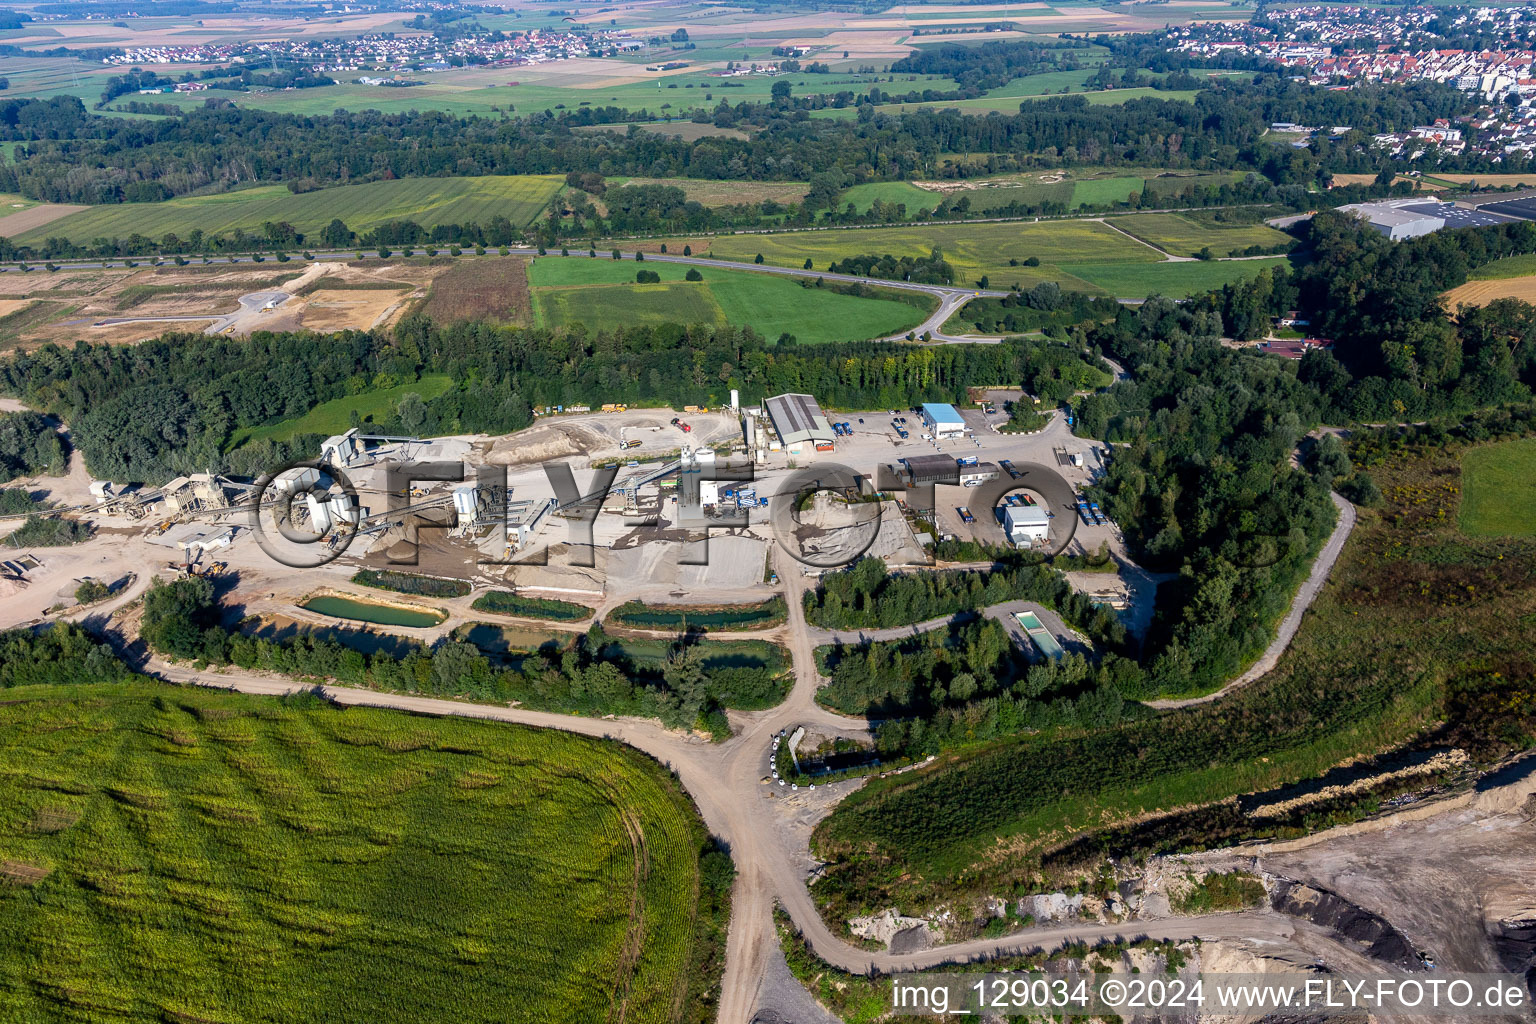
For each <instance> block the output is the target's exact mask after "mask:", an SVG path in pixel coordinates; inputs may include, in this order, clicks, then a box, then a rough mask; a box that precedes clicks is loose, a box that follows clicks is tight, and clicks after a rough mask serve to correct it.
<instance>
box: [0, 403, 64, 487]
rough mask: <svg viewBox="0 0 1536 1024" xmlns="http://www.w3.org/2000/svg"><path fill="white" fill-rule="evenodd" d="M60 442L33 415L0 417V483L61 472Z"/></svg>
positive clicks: (22, 413) (40, 418)
mask: <svg viewBox="0 0 1536 1024" xmlns="http://www.w3.org/2000/svg"><path fill="white" fill-rule="evenodd" d="M66 458H67V456H66V454H65V451H64V441H63V439H61V438H60V437H59V435H58V432H57V431H56V430H54V429H53V427H52V426H51V425H49V423H48V421H47V420H46V419H45V418H44V417H42V416H40V415H39V414H37V413H35V412H27V411H22V412H8V413H0V483H5V482H6V481H7V480H14V479H16V478H17V477H19V476H39V475H42V474H44V473H50V474H58V473H62V472H64V469H65V461H66Z"/></svg>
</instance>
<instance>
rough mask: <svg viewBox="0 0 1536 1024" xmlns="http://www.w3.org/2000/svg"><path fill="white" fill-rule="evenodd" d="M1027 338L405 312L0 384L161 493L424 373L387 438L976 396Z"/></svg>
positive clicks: (1013, 376) (55, 365)
mask: <svg viewBox="0 0 1536 1024" xmlns="http://www.w3.org/2000/svg"><path fill="white" fill-rule="evenodd" d="M1028 347H1029V346H1028V345H1026V344H1024V343H1009V344H1003V345H987V346H945V347H942V348H900V349H894V350H893V349H892V348H891V347H890V346H889V345H881V344H879V343H873V342H863V343H857V344H847V345H825V346H817V347H816V348H800V347H798V346H794V345H790V344H782V345H775V344H770V343H768V342H766V341H764V340H763V339H762V338H760V337H759V336H758V335H756V334H755V333H754V332H753V331H752V330H751V329H750V328H737V327H713V326H706V327H683V326H679V325H664V326H660V327H655V328H651V327H637V328H631V329H629V330H627V331H623V332H618V333H595V334H587V333H581V332H573V333H569V334H552V333H550V332H548V331H543V330H532V331H530V330H523V329H514V328H503V327H498V326H495V325H491V324H484V323H477V322H466V323H456V324H454V325H452V326H449V327H440V326H438V325H436V324H434V323H432V322H431V321H430V320H428V319H425V318H423V317H419V316H415V317H408V318H406V319H405V320H403V321H402V322H401V323H400V324H399V325H398V326H397V327H396V328H395V330H394V331H393V332H390V333H383V332H378V333H370V332H346V333H341V334H334V335H311V334H303V333H296V334H266V333H258V334H256V335H254V336H253V337H252V338H250V339H249V340H248V341H237V340H233V339H222V338H220V339H210V338H208V337H206V336H204V335H167V336H165V337H163V338H161V339H159V340H157V341H153V342H147V343H145V344H142V345H136V346H133V347H128V348H112V347H108V346H89V345H83V344H82V345H78V346H76V347H75V348H74V349H72V350H65V349H60V348H56V347H53V346H44V347H43V348H40V349H37V350H36V351H33V352H28V353H17V354H16V355H13V356H12V357H10V358H9V359H7V360H4V361H0V391H3V392H6V393H11V394H20V395H24V396H26V397H27V399H28V402H29V404H32V405H34V406H35V407H38V408H44V409H48V410H49V411H52V412H55V413H58V414H59V415H61V416H63V417H64V418H65V419H67V420H68V421H69V422H70V423H71V425H72V426H73V428H74V434H73V436H74V440H75V442H76V443H77V444H78V445H79V446H80V448H81V450H82V451H83V452H84V455H85V459H86V465H87V467H88V468H89V469H90V471H91V473H92V474H94V475H96V476H98V477H103V478H108V479H113V480H119V481H140V482H146V483H154V484H158V483H161V482H163V481H164V480H166V479H168V478H169V477H171V476H174V475H176V474H177V473H179V472H197V471H203V470H205V469H207V468H209V467H212V468H214V469H229V470H232V471H239V472H242V473H243V474H244V475H259V474H260V472H262V471H263V470H264V469H265V468H267V467H269V466H270V465H272V464H273V463H274V462H275V461H279V460H281V459H282V458H285V457H287V455H288V451H287V450H286V449H281V450H280V446H273V445H270V444H268V445H264V446H259V447H254V448H251V449H248V450H242V451H236V452H229V451H227V450H226V447H227V445H228V442H229V440H230V437H231V435H232V434H233V432H234V431H235V430H236V429H238V428H240V427H245V426H257V425H260V424H264V423H273V422H278V421H281V420H284V419H288V418H292V417H297V416H300V415H302V414H303V413H305V412H307V411H308V410H309V409H310V407H312V406H313V405H315V404H317V403H319V402H324V401H328V400H330V399H333V398H338V397H341V396H343V395H346V394H349V393H355V392H359V391H365V390H370V389H376V388H385V387H396V386H400V385H406V384H409V383H410V382H411V381H413V380H415V379H417V377H418V376H420V375H421V374H423V373H446V374H448V375H450V376H451V377H452V378H453V380H454V381H455V382H456V383H455V386H454V387H453V388H452V389H451V390H449V391H448V392H447V393H446V394H443V395H440V396H438V397H436V398H433V399H431V400H429V401H425V402H422V401H416V402H411V403H406V402H402V403H400V405H401V406H402V408H401V409H397V411H396V413H395V415H394V416H393V417H391V418H390V419H389V420H388V421H387V422H384V423H380V424H376V425H377V426H379V427H382V428H384V429H385V431H386V432H401V431H404V432H406V433H410V434H422V435H431V434H440V433H476V432H486V433H509V432H511V431H515V430H519V429H522V428H523V427H526V426H527V425H528V424H529V423H530V422H532V412H531V407H533V406H545V405H551V406H552V405H573V404H586V405H596V404H601V403H602V402H626V403H628V404H631V405H646V404H653V405H655V404H666V405H671V406H672V407H674V408H682V407H683V406H684V405H717V404H719V403H720V400H721V399H722V398H724V397H725V396H726V395H727V394H729V392H730V390H731V389H732V388H735V389H738V390H740V392H741V396H742V399H743V400H744V401H757V400H758V399H759V398H761V397H766V396H768V395H775V394H780V393H783V392H786V391H803V392H808V393H811V394H815V395H818V396H819V397H820V398H821V400H822V401H823V402H825V403H826V404H827V405H828V407H830V408H850V409H851V408H864V409H869V408H880V407H882V406H883V407H887V408H894V407H897V406H911V405H914V404H916V403H918V402H920V401H962V400H963V399H964V397H965V389H966V388H967V387H968V386H973V385H981V384H991V383H995V382H997V381H1000V380H1017V379H1020V376H1021V374H1022V372H1023V366H1024V360H1025V358H1026V354H1027V349H1028Z"/></svg>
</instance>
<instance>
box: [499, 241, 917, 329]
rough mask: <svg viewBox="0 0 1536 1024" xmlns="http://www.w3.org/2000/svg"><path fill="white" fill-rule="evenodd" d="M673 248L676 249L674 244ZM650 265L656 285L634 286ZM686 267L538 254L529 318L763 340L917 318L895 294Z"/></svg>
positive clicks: (900, 324) (902, 325) (899, 325)
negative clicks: (676, 327) (734, 333)
mask: <svg viewBox="0 0 1536 1024" xmlns="http://www.w3.org/2000/svg"><path fill="white" fill-rule="evenodd" d="M679 248H681V247H679ZM647 269H648V270H654V271H655V272H656V273H657V274H658V275H659V276H660V277H661V283H660V284H636V283H635V273H636V272H637V271H639V270H647ZM688 269H689V268H688V267H686V266H683V265H680V264H676V263H660V262H657V261H655V260H651V261H649V262H646V263H635V262H634V261H632V260H611V259H606V258H600V259H590V258H588V257H586V256H574V255H573V256H568V257H557V256H546V257H542V258H540V259H537V260H535V261H533V263H532V264H530V266H529V268H528V283H529V286H530V288H531V290H532V294H533V309H534V321H535V323H536V324H537V325H539V326H541V327H551V328H556V327H564V326H567V325H569V324H573V323H578V322H580V323H583V324H585V325H586V326H587V327H588V328H589V329H592V330H614V329H616V328H620V327H626V326H630V325H635V324H662V323H679V324H692V323H716V324H726V323H729V324H746V325H749V326H751V327H753V328H754V329H755V330H756V331H757V332H758V333H759V334H761V335H763V337H765V338H768V339H770V340H772V339H775V338H777V337H779V335H781V334H792V335H794V336H795V338H796V339H797V340H799V341H801V342H805V343H809V344H815V343H819V342H831V341H862V340H865V339H867V338H878V337H882V336H884V335H888V334H897V333H900V332H903V331H906V330H908V329H910V328H912V327H914V326H916V325H917V324H919V323H922V321H923V318H924V315H925V314H924V311H923V310H922V309H919V308H918V307H917V306H913V305H909V304H907V303H906V302H901V301H897V300H895V299H877V298H858V297H855V296H852V295H839V294H837V293H836V292H832V291H829V290H826V289H815V288H805V287H803V286H802V285H801V284H800V282H799V280H798V279H795V278H787V277H780V276H778V275H773V274H764V273H756V272H753V271H746V270H718V269H715V268H712V267H704V268H701V273H702V274H703V275H704V280H703V281H698V282H690V281H685V280H684V275H685V274H686V273H687V271H688Z"/></svg>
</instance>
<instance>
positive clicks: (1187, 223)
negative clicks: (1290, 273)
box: [1114, 213, 1291, 256]
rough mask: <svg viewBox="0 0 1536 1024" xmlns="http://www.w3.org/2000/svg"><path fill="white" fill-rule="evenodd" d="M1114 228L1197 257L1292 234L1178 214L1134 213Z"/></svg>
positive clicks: (1268, 243) (1231, 251) (1267, 245)
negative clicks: (1206, 221) (1205, 221)
mask: <svg viewBox="0 0 1536 1024" xmlns="http://www.w3.org/2000/svg"><path fill="white" fill-rule="evenodd" d="M1114 225H1115V227H1117V228H1119V229H1120V230H1121V231H1124V232H1126V233H1127V234H1131V235H1135V236H1136V237H1137V238H1139V239H1141V240H1142V241H1144V242H1148V243H1150V244H1152V245H1155V246H1157V247H1158V248H1159V249H1162V250H1163V251H1164V252H1167V253H1171V254H1172V255H1174V256H1194V255H1196V254H1197V253H1199V252H1200V250H1201V249H1203V248H1207V247H1209V248H1210V250H1211V252H1213V253H1215V254H1216V255H1217V256H1229V255H1235V254H1241V252H1242V250H1244V249H1246V248H1248V247H1249V246H1253V245H1257V246H1262V247H1264V248H1266V249H1267V248H1270V247H1272V246H1277V245H1285V244H1287V243H1289V242H1290V241H1291V236H1290V235H1287V234H1286V233H1285V232H1283V231H1276V230H1275V229H1274V228H1272V227H1270V226H1269V225H1267V224H1242V225H1223V226H1221V227H1213V226H1209V225H1205V224H1198V223H1196V222H1195V221H1193V220H1191V219H1189V218H1187V217H1183V216H1180V215H1179V214H1177V213H1134V214H1131V215H1129V216H1125V217H1116V218H1115V219H1114Z"/></svg>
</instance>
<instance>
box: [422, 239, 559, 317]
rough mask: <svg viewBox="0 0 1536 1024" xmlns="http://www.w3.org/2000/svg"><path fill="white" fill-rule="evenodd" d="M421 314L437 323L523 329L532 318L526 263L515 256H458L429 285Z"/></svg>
mask: <svg viewBox="0 0 1536 1024" xmlns="http://www.w3.org/2000/svg"><path fill="white" fill-rule="evenodd" d="M421 311H422V312H423V313H425V314H426V315H427V316H429V317H431V318H432V319H433V320H435V321H437V322H438V323H451V322H453V321H455V320H497V321H500V322H502V323H508V324H523V325H526V324H527V323H528V322H529V319H530V318H531V317H532V315H533V306H532V300H531V299H530V297H529V295H528V261H527V260H525V259H523V258H521V257H517V256H495V257H491V256H476V257H470V256H467V255H466V256H461V257H459V258H458V259H456V260H454V262H453V265H452V266H451V267H449V268H448V269H447V270H446V271H444V272H443V273H442V274H441V275H439V276H438V277H437V278H436V279H435V280H434V281H433V282H432V290H431V291H430V292H428V293H427V301H426V303H425V304H424V305H423V306H422V308H421Z"/></svg>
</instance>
